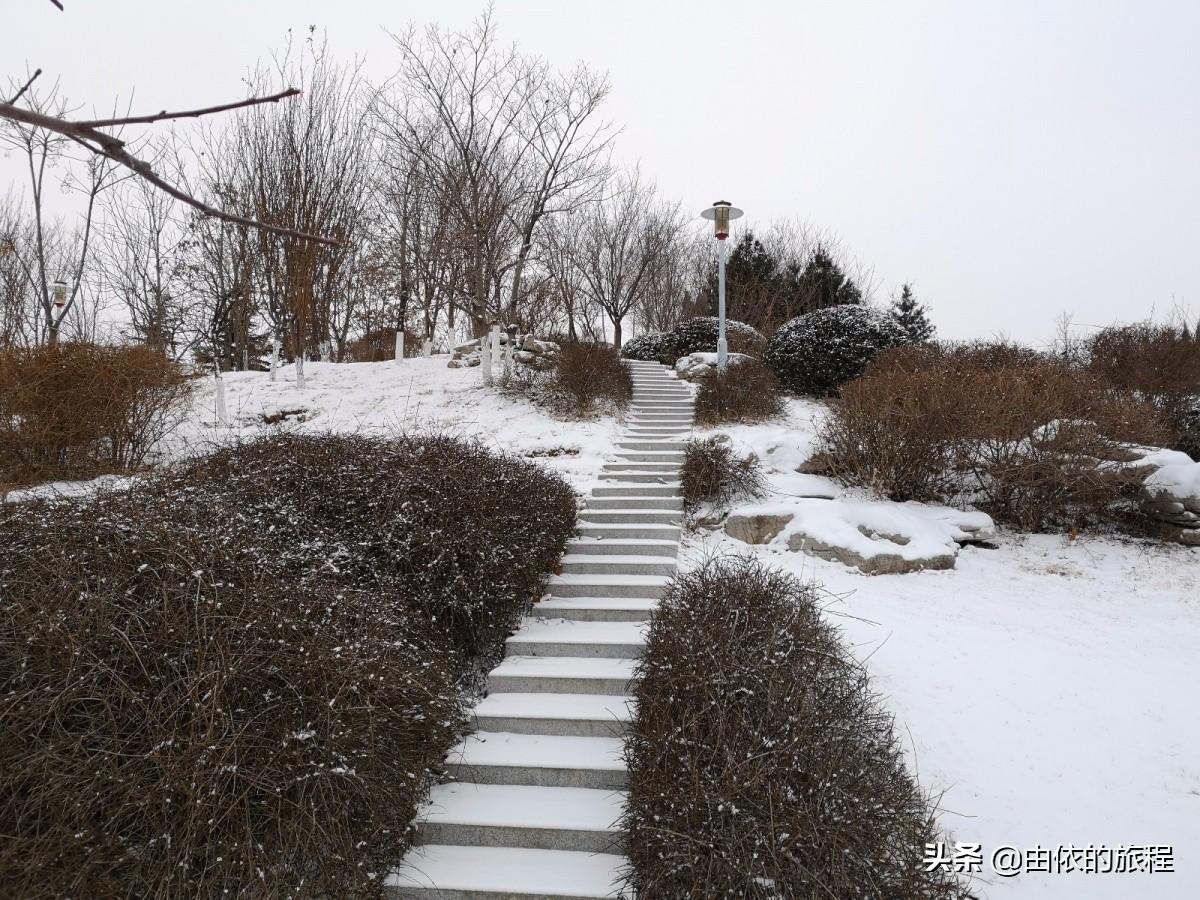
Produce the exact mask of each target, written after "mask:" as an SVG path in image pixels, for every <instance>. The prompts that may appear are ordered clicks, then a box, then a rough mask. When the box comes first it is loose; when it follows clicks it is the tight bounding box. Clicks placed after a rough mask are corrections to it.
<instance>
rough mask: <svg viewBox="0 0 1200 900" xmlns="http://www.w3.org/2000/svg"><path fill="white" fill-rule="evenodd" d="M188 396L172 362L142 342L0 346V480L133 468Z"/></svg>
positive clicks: (89, 474) (172, 424) (177, 416)
mask: <svg viewBox="0 0 1200 900" xmlns="http://www.w3.org/2000/svg"><path fill="white" fill-rule="evenodd" d="M190 394H191V383H190V382H189V381H188V380H187V379H186V378H185V377H184V375H183V373H182V371H181V370H180V369H179V367H178V366H177V365H175V364H174V363H172V362H171V361H170V360H168V359H166V358H165V357H164V356H163V355H162V354H161V353H158V352H156V351H154V350H152V349H150V348H149V347H145V346H140V345H138V346H129V347H103V346H99V345H96V344H83V343H75V344H48V345H42V346H38V347H31V348H12V349H7V350H3V351H0V482H5V481H8V482H13V483H28V482H31V481H39V480H47V479H51V478H88V477H92V476H95V475H98V474H101V473H104V472H114V471H121V470H126V469H133V468H137V467H138V466H140V465H142V463H143V462H144V461H145V459H146V455H147V453H148V452H149V451H150V449H151V448H152V447H153V446H154V445H155V444H156V443H157V442H158V441H159V440H161V439H162V438H163V437H164V436H165V435H166V434H167V433H168V432H170V431H171V430H172V429H173V428H174V427H175V425H176V424H177V423H178V421H179V419H180V418H181V417H182V415H183V411H184V401H185V400H186V399H187V398H188V397H189V396H190Z"/></svg>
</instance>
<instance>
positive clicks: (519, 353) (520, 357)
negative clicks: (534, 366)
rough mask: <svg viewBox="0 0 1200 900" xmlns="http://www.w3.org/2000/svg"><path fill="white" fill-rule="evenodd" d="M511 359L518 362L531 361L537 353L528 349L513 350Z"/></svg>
mask: <svg viewBox="0 0 1200 900" xmlns="http://www.w3.org/2000/svg"><path fill="white" fill-rule="evenodd" d="M513 359H515V360H516V361H517V362H519V363H531V362H533V361H534V360H536V359H537V354H536V353H531V352H530V351H528V350H514V351H513Z"/></svg>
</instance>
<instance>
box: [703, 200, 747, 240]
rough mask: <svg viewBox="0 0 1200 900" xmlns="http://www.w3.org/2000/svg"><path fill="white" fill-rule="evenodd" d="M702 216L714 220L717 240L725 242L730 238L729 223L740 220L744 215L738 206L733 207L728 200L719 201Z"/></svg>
mask: <svg viewBox="0 0 1200 900" xmlns="http://www.w3.org/2000/svg"><path fill="white" fill-rule="evenodd" d="M700 215H701V216H703V217H704V218H706V219H711V220H712V223H713V232H714V233H715V234H716V238H717V240H718V241H723V240H725V238H727V237H729V223H730V222H731V221H732V220H733V219H740V218H741V217H742V215H743V214H742V211H741V210H740V209H738V208H737V207H736V206H731V205H730V204H729V202H728V201H727V200H718V201H716V202H715V203H714V204H713V205H712V206H710V207H709V208H708V209H706V210H704V212H702V213H700Z"/></svg>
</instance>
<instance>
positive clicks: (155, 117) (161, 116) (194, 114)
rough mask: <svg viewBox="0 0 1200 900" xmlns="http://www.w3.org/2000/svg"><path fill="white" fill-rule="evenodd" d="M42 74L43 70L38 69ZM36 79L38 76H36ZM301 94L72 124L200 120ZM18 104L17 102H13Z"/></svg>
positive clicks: (284, 93)
mask: <svg viewBox="0 0 1200 900" xmlns="http://www.w3.org/2000/svg"><path fill="white" fill-rule="evenodd" d="M38 72H41V69H38ZM34 77H36V75H35V76H34ZM299 93H300V90H299V89H298V88H288V89H287V90H286V91H280V92H279V93H278V94H271V95H270V96H267V97H250V98H248V99H246V100H238V101H237V102H236V103H222V104H221V105H220V106H209V107H205V108H204V109H189V110H184V111H183V112H167V111H166V110H165V109H164V110H163V111H162V112H157V113H152V114H151V115H148V116H126V117H124V118H119V119H93V120H91V121H79V122H71V123H70V124H71V125H74V126H75V127H76V128H111V127H114V126H118V125H149V124H152V123H154V122H163V121H166V120H167V119H198V118H200V117H201V116H207V115H211V114H213V113H219V112H228V111H229V110H231V109H242V108H244V107H247V106H258V105H259V104H261V103H278V102H279V101H280V100H286V99H287V98H288V97H295V96H297V95H298V94H299ZM12 102H16V101H12Z"/></svg>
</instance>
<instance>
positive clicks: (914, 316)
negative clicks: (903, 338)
mask: <svg viewBox="0 0 1200 900" xmlns="http://www.w3.org/2000/svg"><path fill="white" fill-rule="evenodd" d="M891 314H892V318H893V319H895V320H896V324H897V325H899V326H900V327H901V328H903V329H904V333H905V334H907V335H908V338H909V340H910V341H912V342H913V343H914V344H921V343H924V342H925V341H929V340H932V339H933V336H934V334H935V333H936V332H937V329H936V328H935V327H934V325H933V323H932V322H930V321H929V316H928V314H927V312H926V309H925V305H924V304H923V303H921V302H919V301H918V300H917V298H916V296H914V295H913V291H912V285H911V284H908V283H907V282H906V283H905V285H904V287H903V288H901V290H900V296H899V298H897V299H894V300H892V308H891Z"/></svg>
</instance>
